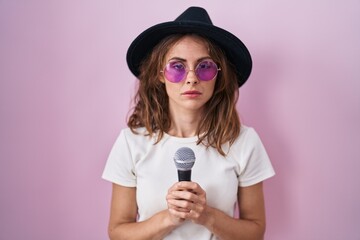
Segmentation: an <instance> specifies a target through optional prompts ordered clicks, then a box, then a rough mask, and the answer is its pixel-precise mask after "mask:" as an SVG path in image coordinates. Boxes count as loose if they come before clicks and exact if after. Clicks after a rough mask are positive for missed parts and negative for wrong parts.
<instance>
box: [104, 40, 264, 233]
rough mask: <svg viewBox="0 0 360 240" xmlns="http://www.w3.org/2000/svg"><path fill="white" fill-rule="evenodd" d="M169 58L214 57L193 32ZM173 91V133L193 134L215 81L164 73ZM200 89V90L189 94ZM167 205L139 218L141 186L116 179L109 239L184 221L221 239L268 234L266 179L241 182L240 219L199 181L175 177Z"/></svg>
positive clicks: (193, 60) (155, 230) (171, 226)
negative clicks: (217, 204) (212, 200)
mask: <svg viewBox="0 0 360 240" xmlns="http://www.w3.org/2000/svg"><path fill="white" fill-rule="evenodd" d="M165 58H166V59H165V60H166V62H167V61H169V60H170V59H182V60H183V61H184V63H185V64H186V65H187V66H188V68H189V69H193V68H194V67H195V66H196V65H197V63H198V62H199V60H201V59H203V58H209V53H208V50H207V48H206V47H205V46H204V44H202V42H201V40H200V39H199V38H197V37H194V36H185V37H184V38H182V39H181V40H180V41H179V42H178V43H177V44H176V45H174V46H173V47H172V48H171V49H170V50H169V52H168V53H167V55H166V57H165ZM161 81H162V82H163V83H164V84H165V87H166V92H167V94H168V97H169V109H170V113H171V116H172V125H171V129H170V131H169V132H168V134H170V135H173V136H177V137H191V136H195V134H196V126H197V125H198V123H199V121H200V119H201V113H202V111H203V109H204V104H205V103H206V102H207V101H208V100H209V99H210V97H211V95H212V94H213V91H214V86H215V81H216V79H214V80H212V81H207V82H205V81H199V80H198V79H197V78H196V76H195V74H194V72H192V71H190V72H189V73H188V75H187V77H186V79H185V80H183V81H182V82H179V83H172V82H169V81H167V80H166V79H164V78H162V79H161ZM190 90H196V91H197V92H199V94H184V93H186V92H187V91H190ZM164 197H166V200H167V205H168V208H167V209H164V210H163V211H160V212H159V213H157V214H155V215H154V216H152V217H151V218H149V219H147V220H146V221H143V222H136V217H137V205H136V188H129V187H123V186H119V185H117V184H113V192H112V203H111V214H110V222H109V236H110V239H113V240H115V239H118V240H120V239H133V240H135V239H162V238H164V237H165V236H166V235H168V234H169V233H170V232H171V231H172V230H173V229H175V228H176V227H178V226H180V225H181V224H182V223H183V222H184V221H192V222H193V223H194V224H200V225H203V226H204V227H206V228H207V229H208V230H209V231H211V232H212V233H213V234H214V235H216V236H217V237H218V238H219V239H224V240H226V239H231V240H234V239H244V240H245V239H249V240H250V239H263V236H264V232H265V207H264V196H263V188H262V183H258V184H255V185H252V186H249V187H239V188H238V202H239V210H240V211H239V216H240V219H235V218H233V217H230V216H228V215H226V214H225V213H223V212H222V211H220V210H218V209H216V208H213V207H211V206H209V205H208V204H207V200H206V192H205V191H204V189H203V188H202V187H201V186H200V185H199V184H198V183H196V182H176V183H174V185H173V186H172V187H170V189H169V190H168V194H167V196H164Z"/></svg>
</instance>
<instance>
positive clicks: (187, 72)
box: [160, 59, 221, 83]
mask: <svg viewBox="0 0 360 240" xmlns="http://www.w3.org/2000/svg"><path fill="white" fill-rule="evenodd" d="M172 62H180V63H181V64H182V65H184V66H185V75H184V77H183V78H182V79H181V80H180V81H170V80H169V79H167V77H166V76H165V71H166V67H167V66H168V65H169V64H170V63H172ZM203 62H212V63H213V64H215V66H216V74H215V76H214V77H213V78H212V79H209V80H202V79H199V77H198V75H197V74H196V70H197V68H198V67H199V65H200V64H201V63H203ZM190 71H192V72H194V74H195V76H196V79H197V80H199V81H205V82H207V81H212V80H214V79H215V78H216V77H217V75H218V73H219V71H221V68H220V67H219V66H218V65H217V64H216V62H214V61H213V60H212V59H204V60H202V61H200V62H199V63H198V64H197V65H196V66H195V69H188V67H187V65H186V64H184V63H183V62H182V61H180V60H178V61H176V60H170V61H169V62H168V63H167V64H166V65H165V67H164V69H163V70H161V71H160V73H162V74H163V75H164V78H165V79H166V80H167V81H169V82H172V83H179V82H182V81H184V80H185V79H186V77H187V75H188V74H189V72H190Z"/></svg>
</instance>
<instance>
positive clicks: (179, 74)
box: [164, 60, 218, 83]
mask: <svg viewBox="0 0 360 240" xmlns="http://www.w3.org/2000/svg"><path fill="white" fill-rule="evenodd" d="M187 72H188V71H187V70H186V67H185V65H184V64H183V63H182V62H178V61H173V62H169V63H168V64H167V65H166V67H165V70H164V75H165V78H166V79H167V80H168V81H170V82H174V83H178V82H181V81H182V80H184V78H185V77H186V74H187ZM217 72H218V67H217V65H216V64H215V63H214V62H213V61H209V60H205V61H202V62H200V63H199V64H198V65H197V66H196V69H195V74H196V77H197V78H198V79H199V80H201V81H210V80H213V79H214V78H215V77H216V75H217Z"/></svg>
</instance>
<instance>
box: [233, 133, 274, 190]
mask: <svg viewBox="0 0 360 240" xmlns="http://www.w3.org/2000/svg"><path fill="white" fill-rule="evenodd" d="M242 130H243V131H242V133H241V135H242V136H241V137H240V140H239V145H238V146H237V148H238V151H236V154H237V157H236V158H237V159H238V163H239V172H238V180H239V186H240V187H247V186H251V185H254V184H256V183H259V182H261V181H263V180H265V179H267V178H270V177H272V176H274V175H275V171H274V169H273V166H272V164H271V161H270V159H269V156H268V154H267V152H266V150H265V147H264V145H263V143H262V142H261V139H260V137H259V135H258V134H257V133H256V131H255V130H254V129H253V128H249V127H246V128H244V129H242Z"/></svg>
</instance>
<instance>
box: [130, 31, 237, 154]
mask: <svg viewBox="0 0 360 240" xmlns="http://www.w3.org/2000/svg"><path fill="white" fill-rule="evenodd" d="M185 35H186V34H174V35H170V36H168V37H166V38H164V39H163V40H162V41H161V42H160V43H159V44H158V45H157V46H156V47H155V48H154V49H153V51H152V52H151V53H150V54H149V55H148V56H147V57H146V58H145V59H144V60H143V62H142V64H141V66H140V76H139V80H140V81H139V86H138V91H137V94H136V96H135V98H134V104H135V107H134V108H133V109H132V114H131V115H130V117H129V119H128V123H127V124H128V127H129V128H130V129H131V130H132V132H134V133H135V134H138V132H137V128H139V127H145V128H146V130H147V135H149V136H153V135H154V134H157V141H156V143H158V142H159V141H160V140H161V139H162V138H163V136H164V133H166V132H168V131H169V129H170V127H171V116H170V111H169V99H168V96H167V93H166V90H165V85H164V84H163V83H162V82H161V81H160V78H161V77H162V76H161V73H160V71H161V70H162V69H163V67H164V65H165V56H166V54H167V52H168V51H169V49H170V48H171V47H172V46H174V45H175V44H176V43H177V42H178V41H179V40H180V39H181V38H183V37H184V36H185ZM187 35H189V34H187ZM191 35H195V36H198V37H200V39H202V41H203V42H204V43H205V44H206V45H207V47H208V49H209V54H210V57H211V58H212V59H213V60H214V61H215V62H216V63H217V64H218V65H219V66H220V68H221V71H219V74H218V76H217V80H216V83H215V88H214V93H213V96H212V97H211V98H210V99H209V101H208V102H207V103H206V104H205V111H204V116H203V117H202V121H201V122H200V123H199V126H198V128H197V135H198V137H199V139H198V142H197V144H200V143H202V144H204V145H205V146H207V147H214V148H216V149H217V151H218V152H219V153H220V154H221V155H223V156H225V155H226V154H225V152H224V151H223V149H222V145H223V144H224V143H230V145H231V144H232V143H233V142H234V141H235V139H236V138H237V137H238V135H239V133H240V126H241V125H240V119H239V116H238V113H237V111H236V102H237V100H238V96H239V89H238V84H237V80H236V73H235V68H234V66H233V65H232V64H231V63H230V62H229V61H228V60H227V58H226V55H225V54H224V52H223V51H222V50H221V48H219V47H218V46H217V45H216V44H214V43H213V42H211V41H210V40H209V39H207V38H205V37H201V36H200V35H197V34H191Z"/></svg>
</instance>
